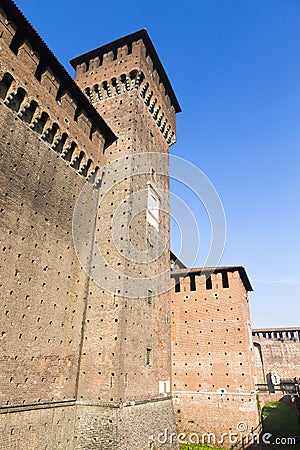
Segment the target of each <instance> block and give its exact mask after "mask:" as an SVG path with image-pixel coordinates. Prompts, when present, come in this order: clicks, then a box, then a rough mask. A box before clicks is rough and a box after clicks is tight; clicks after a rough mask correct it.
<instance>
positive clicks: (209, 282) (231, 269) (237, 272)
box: [171, 266, 253, 292]
mask: <svg viewBox="0 0 300 450" xmlns="http://www.w3.org/2000/svg"><path fill="white" fill-rule="evenodd" d="M236 276H238V277H239V278H240V279H241V282H242V283H243V285H244V287H245V290H246V291H247V292H249V291H253V289H252V286H251V283H250V281H249V278H248V276H247V273H246V271H245V268H244V267H242V266H224V267H217V268H210V267H205V268H193V269H184V268H182V269H175V270H171V279H173V280H174V281H173V283H174V284H175V292H180V290H181V282H182V281H183V280H184V279H187V278H188V279H189V290H191V291H196V290H197V284H198V283H197V281H199V282H200V283H205V288H206V290H212V289H217V288H219V287H222V288H223V289H224V288H225V289H226V288H229V287H230V280H231V279H232V278H235V277H236Z"/></svg>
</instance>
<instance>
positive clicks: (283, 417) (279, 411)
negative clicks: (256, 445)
mask: <svg viewBox="0 0 300 450" xmlns="http://www.w3.org/2000/svg"><path fill="white" fill-rule="evenodd" d="M262 417H263V429H264V432H265V433H271V434H272V436H275V437H283V436H286V437H291V436H300V424H299V420H298V416H297V414H296V411H295V409H294V408H293V407H292V406H290V405H288V404H287V403H285V402H272V403H268V404H267V405H266V406H265V407H264V409H263V414H262Z"/></svg>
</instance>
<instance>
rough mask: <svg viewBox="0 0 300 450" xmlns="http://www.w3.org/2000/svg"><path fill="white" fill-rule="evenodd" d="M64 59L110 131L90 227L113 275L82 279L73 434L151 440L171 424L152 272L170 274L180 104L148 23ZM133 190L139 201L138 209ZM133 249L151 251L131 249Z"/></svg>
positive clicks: (165, 328)
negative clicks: (85, 282) (157, 236)
mask: <svg viewBox="0 0 300 450" xmlns="http://www.w3.org/2000/svg"><path fill="white" fill-rule="evenodd" d="M71 64H72V65H73V67H74V68H75V69H76V78H75V81H76V82H77V84H78V85H79V87H80V88H81V89H82V91H83V92H84V93H85V94H86V95H87V97H88V98H89V100H90V102H91V103H92V104H93V106H94V107H95V108H96V109H97V110H98V111H99V113H100V114H101V116H102V117H103V118H104V119H105V120H106V122H107V123H108V124H109V126H110V127H111V128H112V130H113V131H114V133H115V134H116V136H117V140H116V142H115V143H114V144H113V145H111V146H110V148H109V149H108V150H107V151H106V152H104V158H105V161H106V164H110V165H109V166H108V165H106V167H104V168H100V171H99V174H100V178H99V184H101V185H102V187H103V186H105V183H107V185H109V184H110V183H111V187H108V188H107V191H108V192H107V195H105V196H104V198H103V199H102V200H101V202H100V205H99V214H98V217H97V219H96V220H97V223H96V235H97V236H96V237H97V242H98V244H99V245H100V247H101V252H102V254H103V255H105V260H106V264H105V267H104V268H103V270H106V268H107V266H109V267H110V268H111V269H112V270H113V271H114V273H117V274H118V275H117V281H111V280H108V282H110V281H111V285H110V289H103V286H101V283H99V284H97V283H95V282H94V281H90V284H89V296H88V299H87V305H86V320H85V323H84V332H83V339H82V347H81V357H80V360H81V363H80V370H79V376H78V400H79V402H80V403H81V405H80V406H78V418H79V420H78V421H77V424H78V426H77V436H78V442H80V443H81V445H82V448H87V447H86V446H87V442H89V440H90V439H92V440H93V439H94V440H95V442H97V443H98V445H100V447H99V448H112V449H115V448H118V449H121V448H122V449H123V448H124V449H125V448H126V449H127V448H128V449H131V448H139V449H145V448H148V446H149V447H150V448H152V447H151V446H153V444H152V443H151V435H153V441H155V435H157V434H158V433H159V432H163V431H164V430H165V429H166V428H167V429H168V430H169V431H170V432H174V431H175V421H174V418H173V410H172V400H171V395H170V378H171V361H170V357H171V351H170V294H169V292H165V291H164V290H162V289H161V287H160V284H159V282H158V281H155V276H156V275H159V273H165V274H167V279H168V277H169V272H168V271H169V265H170V259H169V258H170V257H169V214H168V209H169V204H168V192H169V168H168V152H169V147H170V145H172V144H173V143H174V142H175V114H176V113H177V112H179V111H180V107H179V104H178V102H177V99H176V97H175V94H174V92H173V89H172V87H171V85H170V82H169V80H168V78H167V75H166V73H165V71H164V69H163V67H162V64H161V62H160V60H159V58H158V56H157V53H156V51H155V49H154V47H153V44H152V42H151V40H150V38H149V36H148V34H147V32H146V31H145V30H141V31H138V32H136V33H133V34H131V35H129V36H126V37H124V38H122V39H119V40H117V41H114V42H112V43H110V44H107V45H105V46H102V47H100V48H97V49H95V50H93V51H91V52H88V53H86V54H84V55H81V56H79V57H77V58H75V59H73V60H72V61H71ZM114 162H116V166H115V165H114V164H115V163H114ZM162 164H163V165H164V167H161V165H162ZM114 168H115V169H114ZM121 168H122V169H121ZM120 171H122V175H121V177H120ZM112 173H115V179H113V180H112V178H111V177H112ZM100 191H101V189H100ZM162 193H164V194H163V196H164V199H162ZM166 194H167V195H166ZM137 200H138V203H139V204H140V205H143V204H144V208H141V210H139V208H138V209H136V202H137ZM162 203H164V205H163V207H162ZM120 208H121V212H120ZM122 208H123V209H122ZM157 231H159V232H161V233H162V234H163V235H164V245H163V247H162V248H163V249H162V250H161V251H160V253H159V255H158V256H157V257H155V248H154V247H153V245H152V243H151V234H152V233H153V232H154V233H156V232H157ZM135 252H137V253H138V254H139V255H143V254H144V255H148V256H145V258H146V259H145V260H143V258H142V259H136V258H135V257H134V256H132V257H131V255H133V254H134V253H135ZM151 254H152V256H153V257H152V258H150V259H149V258H148V257H149V255H150V256H151ZM147 258H148V259H147ZM92 264H94V266H95V265H97V262H96V261H95V262H94V263H92ZM99 270H100V272H101V271H102V268H100V269H99ZM106 278H108V279H109V278H110V277H109V276H108V277H106ZM132 283H134V284H133V286H134V288H132ZM130 286H131V287H130ZM134 289H136V292H133V291H134ZM162 291H164V292H162ZM87 430H88V432H87ZM149 438H150V439H149ZM155 445H156V444H155ZM80 448H81V447H80ZM89 448H90V447H89ZM91 448H92V447H91ZM93 448H94V447H93ZM95 448H96V447H95ZM97 448H98V447H97ZM153 448H154V447H153ZM155 448H157V447H155ZM164 448H177V447H176V445H175V444H168V445H164Z"/></svg>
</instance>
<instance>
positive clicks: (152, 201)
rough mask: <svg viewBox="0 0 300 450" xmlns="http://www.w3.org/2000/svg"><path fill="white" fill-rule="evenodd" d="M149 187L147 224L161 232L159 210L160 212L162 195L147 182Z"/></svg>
mask: <svg viewBox="0 0 300 450" xmlns="http://www.w3.org/2000/svg"><path fill="white" fill-rule="evenodd" d="M147 186H148V202H147V223H148V224H149V225H151V226H152V227H153V228H154V229H155V230H157V231H158V230H159V223H160V222H159V210H160V195H159V194H158V192H157V190H156V189H155V187H154V185H153V184H152V183H150V181H148V182H147Z"/></svg>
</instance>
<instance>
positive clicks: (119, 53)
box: [117, 45, 128, 61]
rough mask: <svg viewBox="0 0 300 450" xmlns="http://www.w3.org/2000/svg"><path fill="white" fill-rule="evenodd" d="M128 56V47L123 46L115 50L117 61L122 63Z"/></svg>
mask: <svg viewBox="0 0 300 450" xmlns="http://www.w3.org/2000/svg"><path fill="white" fill-rule="evenodd" d="M127 55H128V46H127V45H123V46H122V47H118V49H117V60H119V61H122V60H123V58H125V57H126V56H127Z"/></svg>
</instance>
